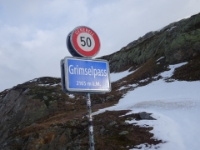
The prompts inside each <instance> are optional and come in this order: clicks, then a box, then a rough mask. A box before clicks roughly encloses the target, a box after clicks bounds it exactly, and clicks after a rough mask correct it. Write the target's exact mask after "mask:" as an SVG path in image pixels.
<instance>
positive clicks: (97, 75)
mask: <svg viewBox="0 0 200 150" xmlns="http://www.w3.org/2000/svg"><path fill="white" fill-rule="evenodd" d="M63 65H64V71H63V72H64V78H65V83H64V84H65V87H66V90H67V91H72V92H109V91H110V90H111V85H110V70H109V65H108V62H107V61H106V60H100V59H83V58H82V59H80V58H74V57H66V58H65V59H64V61H63Z"/></svg>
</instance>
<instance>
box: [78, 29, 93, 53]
mask: <svg viewBox="0 0 200 150" xmlns="http://www.w3.org/2000/svg"><path fill="white" fill-rule="evenodd" d="M77 43H78V46H79V47H80V48H81V49H82V50H84V51H86V52H89V51H91V50H93V49H94V46H95V41H94V38H93V37H92V35H90V34H88V33H84V32H83V33H80V34H79V35H78V36H77Z"/></svg>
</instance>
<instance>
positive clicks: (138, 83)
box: [0, 14, 200, 150]
mask: <svg viewBox="0 0 200 150" xmlns="http://www.w3.org/2000/svg"><path fill="white" fill-rule="evenodd" d="M101 59H107V60H108V61H109V63H110V69H111V72H112V74H111V80H112V79H113V78H114V76H115V75H117V76H118V75H119V73H117V72H121V71H125V72H123V73H125V74H123V75H122V76H120V77H118V79H117V80H115V81H113V82H112V91H111V92H110V93H106V94H92V95H91V99H92V110H93V112H96V111H97V110H99V109H102V108H106V109H108V110H110V111H106V112H104V113H101V114H98V112H96V115H95V116H94V136H95V148H96V149H111V150H112V149H132V148H137V147H138V145H141V146H139V147H145V145H146V147H149V145H152V148H158V147H162V146H161V145H164V144H165V142H168V141H167V138H166V137H162V136H157V135H155V134H156V133H155V132H154V131H158V129H159V126H153V125H151V124H150V125H149V126H139V125H141V124H142V122H144V124H146V125H148V124H147V123H146V122H145V120H148V121H150V122H151V120H152V122H158V123H159V117H158V116H159V115H158V114H156V113H158V111H161V112H162V110H156V111H155V110H154V109H149V108H148V107H147V106H148V105H150V106H152V107H153V104H156V105H159V106H161V105H163V107H165V106H164V105H167V106H168V103H169V105H170V107H171V106H174V103H171V102H169V101H166V102H165V101H159V100H160V99H161V97H159V96H160V95H159V94H161V96H162V95H163V99H164V100H166V99H167V100H168V99H169V97H167V96H165V94H166V95H168V94H167V92H164V91H162V90H161V91H160V93H159V94H158V95H157V93H156V91H155V92H154V94H153V97H151V96H152V95H151V94H152V93H151V92H150V89H149V88H148V87H151V88H154V87H155V86H152V85H153V84H155V85H157V84H159V83H160V82H161V81H162V83H163V82H164V83H165V84H162V85H161V86H160V89H161V88H162V87H165V86H166V90H169V91H170V89H171V88H167V86H168V85H173V84H174V83H176V82H178V81H177V80H179V81H184V82H185V81H193V82H195V83H194V84H197V85H199V80H200V14H197V15H194V16H192V17H191V18H188V19H184V20H181V21H179V22H175V23H172V24H170V25H168V26H166V27H164V28H163V29H161V30H160V31H156V32H150V33H147V34H146V35H145V36H143V37H141V38H139V39H138V40H136V41H133V42H131V43H130V44H128V45H127V46H126V47H124V48H122V49H121V50H120V51H118V52H116V53H113V54H111V55H108V56H103V57H101ZM181 62H184V64H181V65H179V66H178V67H177V68H176V69H175V70H174V72H173V71H172V70H173V68H171V67H172V66H171V65H172V64H176V63H181ZM170 71H172V72H171V73H170V74H169V75H168V76H165V75H163V73H164V74H165V73H166V72H168V73H169V72H170ZM114 73H115V74H114ZM193 82H191V84H192V83H193ZM189 85H190V82H189V83H188V84H185V86H189ZM177 88H178V89H182V88H183V87H177ZM191 88H194V89H195V90H194V91H197V89H196V88H197V87H195V86H191ZM142 89H145V90H142ZM178 89H177V93H178V91H179V90H178ZM140 90H141V92H139V93H138V91H140ZM148 91H149V94H147V93H148ZM158 91H159V90H158ZM174 91H175V89H174ZM184 92H185V93H186V91H184ZM188 92H189V93H190V91H188ZM131 93H133V95H132V94H131ZM134 93H136V94H137V96H138V95H139V96H140V95H141V98H144V95H145V94H147V97H146V98H152V99H149V100H153V101H150V102H149V103H145V102H144V101H143V100H147V99H146V98H144V99H143V100H142V99H140V98H139V96H138V97H134ZM169 94H171V97H172V99H173V100H174V101H175V102H176V101H177V97H176V93H173V94H172V93H169ZM193 94H198V92H196V93H193ZM129 95H130V96H129ZM154 96H155V97H154ZM183 96H184V94H183ZM131 98H133V100H132V101H131V102H130V101H129V100H130V99H131ZM155 98H158V99H155ZM182 98H183V97H181V100H182ZM185 98H187V97H185ZM188 98H193V97H190V96H189V97H188ZM124 100H125V101H126V102H128V104H127V105H128V106H130V107H122V106H123V105H124V103H123V105H122V106H121V105H120V104H121V102H122V101H124ZM156 100H158V101H156ZM192 100H193V99H192ZM197 100H199V99H197ZM140 102H141V103H140ZM188 102H189V100H188V101H187V102H186V105H187V104H188ZM193 102H194V101H192V103H193ZM195 102H196V101H195ZM197 103H198V102H197ZM176 104H177V103H176ZM113 105H116V106H114V107H111V108H107V107H109V106H113ZM131 105H133V106H134V107H131ZM135 105H136V106H137V107H135ZM138 105H139V106H141V107H139V108H141V109H138ZM179 105H182V102H180V103H178V104H177V105H175V106H179ZM184 105H185V103H184ZM188 105H189V104H188ZM118 106H119V108H120V110H118V108H116V107H118ZM144 106H146V107H144ZM175 106H174V107H175ZM189 106H190V105H189ZM192 106H193V105H192ZM112 108H114V109H112ZM132 108H134V109H137V111H135V112H134V111H133V110H132ZM144 108H145V109H144ZM161 108H162V107H161ZM184 108H185V107H184ZM121 109H125V110H121ZM144 111H146V112H144ZM147 111H148V112H147ZM0 112H1V113H0V129H1V130H0V135H1V137H2V138H1V139H0V148H1V149H5V150H9V149H10V150H13V149H28V150H31V149H33V150H35V149H41V150H45V149H49V150H50V149H52V150H53V149H88V130H87V119H86V105H85V95H84V94H64V93H63V92H62V91H61V85H60V79H59V78H53V77H41V78H36V79H34V80H31V81H28V82H26V83H23V84H19V85H17V86H15V87H13V88H11V89H9V90H4V91H2V92H0ZM127 113H128V114H127ZM149 113H153V114H152V116H151V114H149ZM154 113H155V114H154ZM174 113H176V112H174ZM163 115H164V114H163ZM119 116H120V117H119ZM161 116H162V115H161ZM166 116H167V115H166ZM155 119H157V120H155ZM165 119H167V117H165ZM127 120H129V121H130V122H129V123H128V122H127ZM135 120H139V121H135ZM132 121H133V122H132ZM165 123H169V122H165ZM197 123H198V122H197ZM144 124H143V125H144ZM168 125H170V124H168ZM195 127H196V126H195ZM157 128H158V129H157ZM164 133H165V132H164ZM197 133H198V132H197ZM162 135H163V136H164V135H165V134H162ZM172 135H173V134H172ZM169 137H170V136H169ZM145 143H146V144H145ZM149 149H150V148H149Z"/></svg>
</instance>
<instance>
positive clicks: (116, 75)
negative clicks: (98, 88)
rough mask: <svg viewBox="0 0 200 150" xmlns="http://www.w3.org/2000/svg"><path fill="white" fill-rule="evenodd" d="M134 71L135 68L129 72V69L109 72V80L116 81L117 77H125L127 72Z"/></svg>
mask: <svg viewBox="0 0 200 150" xmlns="http://www.w3.org/2000/svg"><path fill="white" fill-rule="evenodd" d="M135 71H136V70H134V71H130V72H129V70H126V71H123V72H119V73H111V74H110V81H111V82H115V81H117V80H119V79H121V78H123V77H126V76H127V75H129V74H132V73H134V72H135Z"/></svg>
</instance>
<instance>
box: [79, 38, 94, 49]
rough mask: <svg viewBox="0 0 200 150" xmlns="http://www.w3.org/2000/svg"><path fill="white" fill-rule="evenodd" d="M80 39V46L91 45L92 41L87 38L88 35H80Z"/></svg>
mask: <svg viewBox="0 0 200 150" xmlns="http://www.w3.org/2000/svg"><path fill="white" fill-rule="evenodd" d="M80 39H81V42H82V44H81V45H82V46H86V45H87V46H88V47H91V45H92V41H91V39H90V38H89V37H86V38H85V37H84V36H81V37H80Z"/></svg>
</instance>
